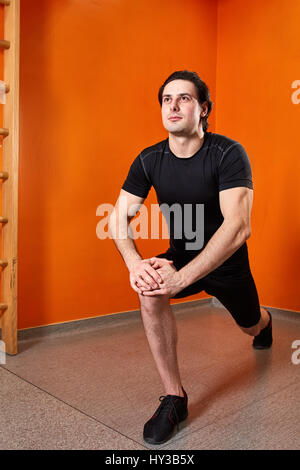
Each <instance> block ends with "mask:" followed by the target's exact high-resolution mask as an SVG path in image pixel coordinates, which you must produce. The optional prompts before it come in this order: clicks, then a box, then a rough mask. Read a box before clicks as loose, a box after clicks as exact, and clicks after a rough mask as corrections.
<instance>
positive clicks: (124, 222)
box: [109, 189, 144, 270]
mask: <svg viewBox="0 0 300 470" xmlns="http://www.w3.org/2000/svg"><path fill="white" fill-rule="evenodd" d="M143 202H144V198H142V197H139V196H135V195H134V194H131V193H128V192H127V191H125V190H124V189H121V191H120V195H119V197H118V200H117V202H116V204H115V207H114V210H113V212H112V213H111V215H110V218H109V234H110V236H111V238H112V239H113V240H114V243H115V245H116V247H117V249H118V251H119V253H120V254H121V256H122V258H123V259H124V262H125V264H126V266H127V268H128V269H129V270H130V269H131V267H132V265H133V264H134V263H135V262H136V261H138V260H142V259H143V258H142V256H141V255H140V254H139V252H138V250H137V247H136V245H135V243H134V241H133V239H132V238H131V237H129V236H128V227H129V224H130V221H131V219H132V218H133V217H134V216H135V215H136V213H137V212H138V210H139V208H140V207H141V205H142V204H143ZM130 208H131V210H130ZM132 209H134V211H135V213H133V210H132Z"/></svg>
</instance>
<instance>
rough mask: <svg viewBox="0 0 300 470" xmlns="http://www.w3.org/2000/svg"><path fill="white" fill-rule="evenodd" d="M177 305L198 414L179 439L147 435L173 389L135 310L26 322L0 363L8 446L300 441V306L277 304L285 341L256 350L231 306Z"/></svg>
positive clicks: (288, 444) (184, 370)
mask: <svg viewBox="0 0 300 470" xmlns="http://www.w3.org/2000/svg"><path fill="white" fill-rule="evenodd" d="M173 309H174V313H175V316H176V320H177V325H178V334H179V343H178V355H179V364H180V371H181V375H182V382H183V385H184V387H185V389H186V391H187V393H188V396H189V417H188V419H187V421H186V422H185V423H183V426H181V429H180V431H179V433H176V434H175V435H174V437H173V438H172V439H171V440H170V441H168V442H167V443H165V444H164V445H162V446H155V447H154V446H152V447H151V446H148V445H147V444H146V443H145V442H144V441H143V437H142V431H143V425H144V423H145V421H147V420H148V419H149V418H150V417H151V416H152V414H153V413H154V411H155V409H156V408H157V406H158V405H159V400H158V398H159V396H160V395H163V393H164V391H163V389H162V385H161V382H160V378H159V376H158V373H157V371H156V368H155V365H154V362H153V359H152V356H151V353H150V349H149V347H148V343H147V340H146V337H145V335H144V330H143V325H142V322H141V319H140V315H139V313H138V312H137V313H136V312H130V313H128V314H127V313H126V314H121V315H112V316H107V317H102V318H99V319H95V320H94V319H92V320H87V321H84V322H75V323H72V324H69V325H67V327H65V328H62V327H61V326H58V327H55V326H54V327H46V328H38V329H35V330H31V331H27V332H26V331H25V332H20V336H21V337H22V339H21V340H19V354H18V355H16V356H7V357H6V364H4V365H2V366H1V367H0V383H1V387H0V410H1V414H0V449H113V450H117V449H124V450H125V449H153V448H155V449H176V450H180V449H181V450H183V449H228V450H229V449H243V450H245V449H268V450H272V449H299V447H300V446H299V434H300V433H299V431H300V424H299V423H300V393H299V392H300V380H299V375H300V364H299V365H297V364H294V363H293V362H292V353H293V352H294V351H295V350H294V349H292V343H293V342H294V341H295V340H300V316H299V314H295V313H292V312H280V311H276V310H272V309H271V311H272V313H273V334H274V344H273V347H272V349H271V350H265V351H257V350H254V349H253V348H252V345H251V344H252V338H251V337H250V336H247V335H245V334H243V333H242V332H241V330H240V329H239V328H238V327H237V326H236V325H235V324H234V322H233V320H232V318H231V316H230V315H229V313H228V312H227V310H225V309H224V308H219V307H218V306H215V305H214V304H212V303H210V302H206V303H205V302H204V303H203V301H202V302H201V301H196V302H190V303H189V305H187V304H184V303H183V304H182V305H176V307H173ZM298 348H299V347H298ZM298 357H299V358H300V354H299V355H298Z"/></svg>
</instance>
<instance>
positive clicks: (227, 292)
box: [156, 250, 261, 328]
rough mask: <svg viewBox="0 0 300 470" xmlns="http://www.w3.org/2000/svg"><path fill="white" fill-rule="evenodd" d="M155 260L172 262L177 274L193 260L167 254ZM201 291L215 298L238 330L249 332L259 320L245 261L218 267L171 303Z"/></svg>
mask: <svg viewBox="0 0 300 470" xmlns="http://www.w3.org/2000/svg"><path fill="white" fill-rule="evenodd" d="M156 258H166V259H169V260H172V261H173V265H174V267H175V268H176V269H177V271H179V270H180V269H181V268H182V267H183V266H185V265H186V264H188V263H189V262H190V261H191V260H192V259H193V258H191V256H188V255H182V254H178V253H174V252H172V251H170V250H168V251H166V252H165V253H161V254H159V255H156ZM203 290H204V291H205V292H206V293H207V294H209V295H212V296H214V297H216V298H217V299H218V300H219V301H220V302H221V303H222V304H223V305H224V307H225V308H226V309H227V310H228V311H229V313H230V314H231V315H232V317H233V318H234V320H235V322H236V323H237V324H238V325H239V326H241V327H243V328H250V327H252V326H254V325H256V324H257V323H258V322H259V320H260V317H261V314H260V305H259V299H258V294H257V290H256V286H255V282H254V279H253V277H252V274H251V270H250V266H249V260H248V258H247V261H244V262H243V263H242V264H237V265H232V266H228V265H227V266H226V265H221V266H219V267H218V268H217V269H215V270H214V271H211V272H210V273H209V274H208V275H207V276H205V277H203V278H201V279H199V280H198V281H196V282H194V283H193V284H190V285H189V286H187V287H185V288H184V289H182V290H181V291H180V292H178V293H177V294H176V295H174V296H173V297H171V299H181V298H183V297H187V296H189V295H194V294H197V293H199V292H201V291H203Z"/></svg>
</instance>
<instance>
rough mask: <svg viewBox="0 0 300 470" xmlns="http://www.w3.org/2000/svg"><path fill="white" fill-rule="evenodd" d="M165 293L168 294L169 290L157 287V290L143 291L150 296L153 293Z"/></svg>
mask: <svg viewBox="0 0 300 470" xmlns="http://www.w3.org/2000/svg"><path fill="white" fill-rule="evenodd" d="M165 294H167V292H166V291H165V290H164V289H155V290H150V291H144V292H143V295H146V296H148V297H150V296H153V295H165Z"/></svg>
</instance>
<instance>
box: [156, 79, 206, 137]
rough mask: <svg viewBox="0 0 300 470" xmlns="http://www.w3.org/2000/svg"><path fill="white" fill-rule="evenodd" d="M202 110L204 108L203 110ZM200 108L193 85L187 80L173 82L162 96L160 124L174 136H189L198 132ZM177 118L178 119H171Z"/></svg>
mask: <svg viewBox="0 0 300 470" xmlns="http://www.w3.org/2000/svg"><path fill="white" fill-rule="evenodd" d="M203 109H204V108H203ZM203 109H202V108H201V106H200V104H199V102H198V100H197V90H196V87H195V85H194V84H193V83H192V82H190V81H188V80H173V81H172V82H170V83H168V84H167V85H166V86H165V88H164V91H163V95H162V107H161V114H162V122H163V125H164V127H165V129H166V130H167V131H168V132H169V133H170V134H174V135H191V134H193V133H195V132H196V131H198V130H199V126H200V113H201V111H202V113H203ZM176 116H179V117H180V119H172V117H176Z"/></svg>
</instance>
